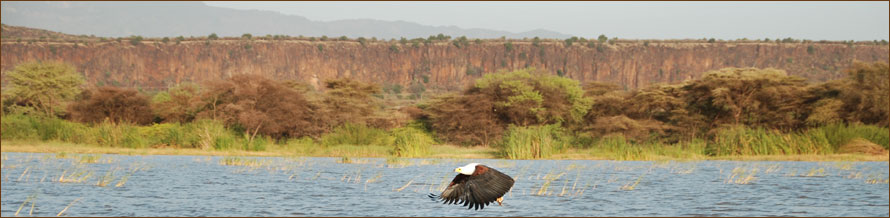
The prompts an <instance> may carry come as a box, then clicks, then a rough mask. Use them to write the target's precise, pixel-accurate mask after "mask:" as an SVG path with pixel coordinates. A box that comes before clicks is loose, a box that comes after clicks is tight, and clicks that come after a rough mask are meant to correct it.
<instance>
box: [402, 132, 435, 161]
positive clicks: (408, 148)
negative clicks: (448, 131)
mask: <svg viewBox="0 0 890 218" xmlns="http://www.w3.org/2000/svg"><path fill="white" fill-rule="evenodd" d="M392 135H393V138H395V141H394V143H393V144H394V145H395V148H394V149H393V155H395V156H397V157H423V156H426V155H428V154H429V153H430V146H431V145H432V144H433V143H434V142H433V138H432V137H430V136H429V135H428V134H426V133H425V132H424V131H422V130H419V129H416V128H411V127H403V128H398V129H394V130H393V131H392Z"/></svg>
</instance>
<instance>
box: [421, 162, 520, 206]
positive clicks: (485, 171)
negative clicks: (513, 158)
mask: <svg viewBox="0 0 890 218" xmlns="http://www.w3.org/2000/svg"><path fill="white" fill-rule="evenodd" d="M513 182H514V181H513V178H510V176H507V175H506V174H504V173H501V172H500V171H497V170H495V169H491V168H488V167H485V166H481V165H479V166H476V172H475V173H474V174H473V175H472V176H467V175H463V174H458V175H457V176H455V177H454V180H452V181H451V184H450V185H448V188H446V189H445V191H443V192H442V194H441V195H440V196H438V197H439V198H440V199H442V200H443V201H444V203H445V204H463V206H465V207H468V208H467V209H473V208H475V209H476V210H478V209H483V208H485V206H486V205H488V204H490V203H491V202H494V201H496V200H497V199H498V198H499V197H501V196H504V194H506V193H507V192H508V191H510V188H512V187H513ZM430 197H431V198H435V197H437V196H435V195H433V194H430Z"/></svg>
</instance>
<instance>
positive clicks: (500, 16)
mask: <svg viewBox="0 0 890 218" xmlns="http://www.w3.org/2000/svg"><path fill="white" fill-rule="evenodd" d="M205 3H206V4H207V5H210V6H217V7H227V8H234V9H257V10H267V11H277V12H281V13H282V14H288V15H299V16H303V17H306V18H308V19H310V20H315V21H333V20H343V19H376V20H384V21H408V22H414V23H419V24H423V25H432V26H452V25H453V26H457V27H460V28H485V29H493V30H505V31H510V32H524V31H529V30H534V29H547V30H552V31H557V32H560V33H564V34H569V35H576V36H581V37H588V38H589V37H596V36H598V35H599V34H606V35H607V36H609V37H613V36H615V37H619V38H627V39H686V38H692V39H700V38H712V37H713V38H718V39H739V38H749V39H763V38H770V39H776V38H786V37H792V38H796V39H813V40H822V39H825V40H875V39H877V40H881V39H888V38H890V37H888V36H890V3H888V2H887V1H882V2H466V1H463V2H205Z"/></svg>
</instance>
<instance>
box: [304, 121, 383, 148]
mask: <svg viewBox="0 0 890 218" xmlns="http://www.w3.org/2000/svg"><path fill="white" fill-rule="evenodd" d="M392 140H393V139H392V137H391V136H390V135H389V134H388V133H387V132H386V130H382V129H377V128H373V127H367V126H364V125H358V124H349V123H347V124H344V125H342V126H339V127H337V128H334V130H333V131H331V132H330V133H328V134H325V135H324V136H322V137H321V144H322V145H325V146H334V145H390V144H392Z"/></svg>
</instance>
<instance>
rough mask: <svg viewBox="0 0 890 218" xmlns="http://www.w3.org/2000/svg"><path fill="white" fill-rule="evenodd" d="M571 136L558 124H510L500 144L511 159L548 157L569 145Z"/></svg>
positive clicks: (506, 155) (505, 155) (505, 154)
mask: <svg viewBox="0 0 890 218" xmlns="http://www.w3.org/2000/svg"><path fill="white" fill-rule="evenodd" d="M570 141H571V140H570V137H569V136H568V135H567V134H566V133H565V131H564V130H563V129H562V128H561V127H560V126H559V125H558V124H553V125H544V126H527V127H519V126H510V128H509V129H508V130H507V132H506V134H505V135H504V138H503V139H502V141H501V143H500V146H501V149H502V153H503V155H504V157H507V158H509V159H540V158H548V157H550V156H551V155H553V154H555V153H558V152H560V151H561V150H562V149H563V148H566V147H568V144H569V142H570Z"/></svg>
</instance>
